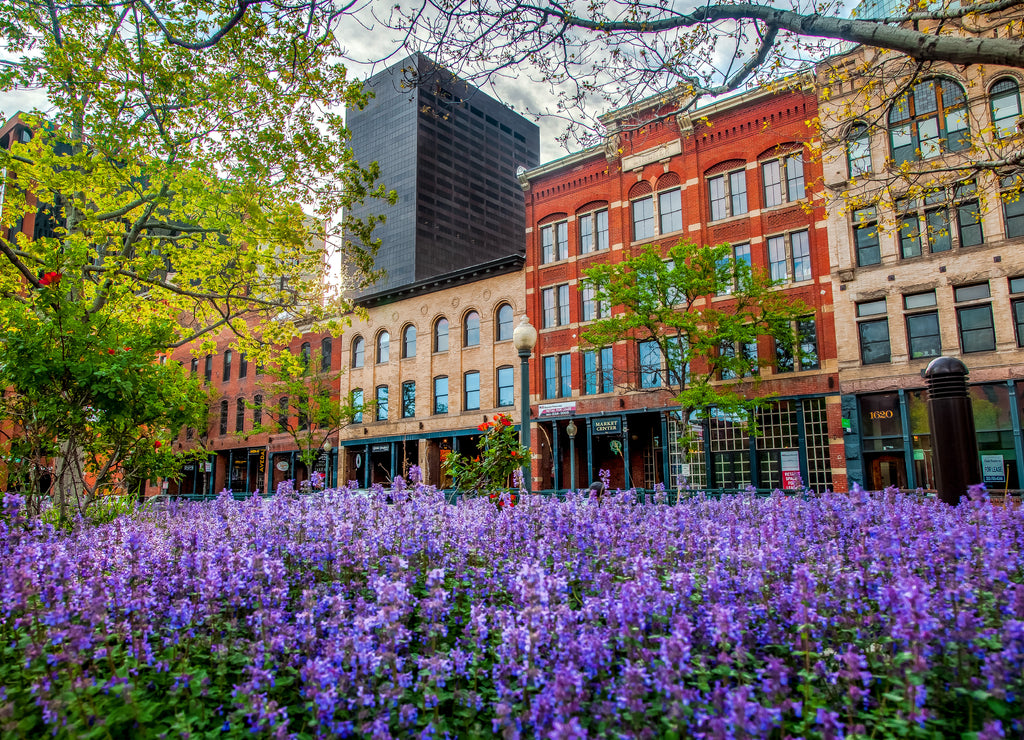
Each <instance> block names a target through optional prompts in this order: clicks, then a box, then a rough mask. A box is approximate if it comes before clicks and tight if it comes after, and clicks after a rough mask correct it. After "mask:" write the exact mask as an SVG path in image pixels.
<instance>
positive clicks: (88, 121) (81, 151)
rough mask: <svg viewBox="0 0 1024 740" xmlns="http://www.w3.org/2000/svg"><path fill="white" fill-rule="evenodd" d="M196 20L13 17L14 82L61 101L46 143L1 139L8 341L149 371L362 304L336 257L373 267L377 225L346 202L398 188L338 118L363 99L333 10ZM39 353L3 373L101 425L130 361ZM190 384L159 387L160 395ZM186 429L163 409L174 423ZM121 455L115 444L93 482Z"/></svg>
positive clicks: (53, 12) (35, 118)
mask: <svg viewBox="0 0 1024 740" xmlns="http://www.w3.org/2000/svg"><path fill="white" fill-rule="evenodd" d="M201 11H202V12H201V13H200V12H199V8H198V7H197V6H195V5H194V4H193V3H189V2H176V1H172V2H165V3H160V4H159V5H151V4H149V3H147V2H145V1H144V0H129V1H128V2H114V1H110V2H106V1H103V2H99V1H98V2H88V1H87V2H85V3H80V2H61V1H58V0H52V1H50V2H45V3H39V2H34V1H32V0H21V1H18V0H15V2H11V3H4V4H3V5H2V7H0V38H2V39H3V41H2V42H0V43H2V47H0V48H2V49H3V52H2V56H3V61H2V63H0V92H2V93H4V94H6V95H11V94H13V93H17V92H24V91H31V90H35V91H38V92H40V93H42V95H43V96H44V97H45V99H46V101H47V105H46V107H45V109H43V110H36V111H30V112H27V113H23V114H22V121H23V122H24V123H25V124H26V126H27V128H26V130H27V131H28V132H29V133H30V134H31V138H30V139H29V140H28V141H23V140H22V138H24V137H16V140H15V141H13V142H10V145H9V148H8V149H4V150H0V169H3V170H4V172H5V174H6V178H5V191H4V197H3V206H2V213H0V330H2V331H3V332H5V333H6V334H7V335H8V336H15V335H18V334H20V333H25V332H33V333H36V334H38V335H40V336H49V337H51V339H52V340H53V341H57V339H59V338H60V337H66V336H67V335H68V333H69V332H72V333H75V334H77V335H80V336H82V337H85V338H91V339H90V341H92V344H93V345H95V347H91V348H80V349H78V350H75V351H72V353H71V354H72V355H74V354H75V352H76V351H77V352H80V353H81V355H82V356H83V357H85V356H91V353H93V352H94V351H95V352H100V353H102V352H106V351H107V350H108V349H113V350H115V351H117V350H118V349H119V348H124V347H132V348H135V349H133V350H132V355H133V356H135V361H134V363H133V364H132V365H131V367H127V366H126V367H122V368H120V369H119V371H120V372H139V371H141V370H142V369H144V368H147V367H148V366H149V365H150V364H152V363H157V362H158V355H159V354H160V353H161V352H166V351H169V350H170V349H172V348H174V347H177V346H183V345H186V344H188V343H191V342H195V341H196V340H199V341H200V342H203V341H205V342H207V343H208V344H210V343H212V341H213V339H212V337H214V336H215V335H216V333H217V332H219V331H222V330H225V329H228V328H229V329H231V330H233V331H234V332H236V333H237V334H238V335H239V336H240V337H242V342H243V346H245V347H246V348H247V349H248V350H249V352H250V354H252V355H254V356H255V355H256V343H257V340H258V341H259V342H262V343H264V344H266V345H272V344H278V345H283V344H285V343H286V340H287V339H288V338H290V337H291V336H293V335H295V334H296V333H297V329H296V322H298V321H301V322H303V325H304V327H305V328H307V329H308V328H309V327H310V326H322V327H325V328H326V329H328V330H333V329H337V327H338V324H337V319H338V317H341V316H344V315H345V314H346V313H347V312H348V311H349V309H350V307H351V306H350V304H349V303H348V302H347V301H346V299H345V297H344V295H343V293H342V290H341V289H342V287H353V286H351V285H349V286H341V285H339V284H337V282H332V276H330V275H329V274H328V269H327V267H328V264H329V262H330V261H331V260H332V259H333V260H337V259H338V257H339V256H340V258H341V259H343V260H345V261H346V263H347V264H348V265H349V266H351V267H353V268H354V269H351V270H348V271H347V272H349V273H350V274H354V275H357V276H360V275H361V276H363V277H364V278H365V277H368V276H369V275H368V273H369V271H370V269H371V267H372V259H373V253H374V248H375V247H374V244H373V241H372V226H373V222H374V219H371V220H370V221H369V222H366V223H359V222H355V221H353V220H352V219H346V220H345V222H344V223H343V222H342V217H341V214H342V213H343V211H344V209H345V208H346V207H347V206H350V205H352V204H353V203H355V202H357V201H361V200H363V199H365V198H369V197H380V198H387V197H388V195H387V194H386V193H385V191H384V189H383V187H382V186H379V185H377V184H376V183H375V179H376V174H377V172H376V168H375V166H373V165H369V166H366V167H361V166H360V165H359V164H358V163H357V162H356V161H355V160H354V158H353V156H352V152H351V149H350V148H349V146H348V133H347V131H346V129H345V127H344V124H343V121H342V115H341V114H342V109H343V108H344V107H345V106H350V105H361V104H363V103H364V102H365V100H366V93H365V92H364V90H363V88H362V85H361V83H359V82H358V81H353V80H350V79H349V78H348V74H347V70H346V68H345V66H344V65H343V64H342V63H341V61H340V59H339V56H338V54H339V51H340V46H339V42H338V40H337V38H336V37H335V35H334V33H333V29H334V26H333V20H334V16H333V15H332V14H320V13H308V12H305V10H304V9H303V8H302V7H292V6H289V5H282V4H273V5H271V4H263V3H258V2H256V3H241V4H239V3H235V2H228V1H227V0H215V1H214V2H209V3H203V4H202V7H201ZM4 113H5V115H9V114H11V113H13V111H4ZM33 216H34V217H35V228H34V229H33V230H31V231H30V230H28V229H25V228H24V225H25V223H26V219H31V218H32V217H33ZM268 320H272V321H268ZM83 341H85V340H83ZM246 343H248V344H246ZM30 344H31V343H30V342H29V341H27V338H26V341H24V342H20V341H19V342H14V341H12V342H11V344H10V346H8V347H7V348H5V355H4V357H3V358H2V364H0V385H4V386H6V387H9V388H11V389H12V390H13V391H14V392H16V393H19V394H21V395H22V396H23V397H24V398H29V397H50V398H61V399H62V401H63V403H64V405H65V407H68V406H69V405H74V404H78V407H77V410H78V411H80V412H81V414H82V418H83V419H84V420H85V426H86V427H89V426H91V427H92V430H91V432H92V433H96V432H97V431H98V430H99V429H100V426H98V425H97V423H96V421H97V417H96V414H95V411H96V408H97V405H96V404H97V403H98V402H97V401H96V400H95V398H96V393H95V391H96V390H97V387H98V386H101V385H102V384H103V383H104V382H105V379H104V378H105V377H106V375H107V374H108V373H110V372H114V368H113V367H112V366H109V364H108V363H107V362H106V361H104V362H103V363H96V364H94V365H91V364H88V363H87V364H86V365H85V366H84V367H85V368H86V370H88V372H86V371H85V370H82V371H81V372H78V371H75V372H73V373H71V375H68V372H67V371H68V367H67V366H64V367H63V369H62V370H61V371H60V372H56V371H55V372H48V371H47V372H43V371H40V372H38V373H33V374H26V373H24V372H22V370H23V368H22V367H21V366H22V364H23V363H26V362H31V361H32V360H33V358H32V357H31V356H26V355H24V354H18V352H16V351H15V348H16V347H24V348H26V350H27V349H28V348H29V347H30ZM197 347H198V345H197ZM141 351H145V352H146V353H148V354H147V355H146V356H145V357H142V356H141V355H138V353H139V352H141ZM136 355H138V356H136ZM65 359H66V358H65ZM75 359H77V358H76V357H71V360H75ZM166 372H167V373H169V372H170V371H166ZM69 384H70V386H69ZM69 387H71V390H69ZM172 387H173V392H172ZM161 388H167V389H168V393H166V394H162V393H161ZM83 389H85V390H83ZM78 391H82V392H78ZM179 392H180V388H178V387H177V386H176V385H175V384H174V383H167V384H163V385H161V384H159V383H157V384H155V385H151V386H150V387H149V390H148V393H150V394H152V396H153V397H154V399H162V401H163V402H164V403H165V404H174V403H175V399H176V398H177V394H178V393H179ZM154 402H156V401H154ZM175 408H176V406H175ZM39 410H40V412H42V411H43V408H42V407H41V406H40V407H39ZM49 413H60V411H59V409H51V411H50V412H49ZM154 418H155V417H154ZM143 421H144V420H142V419H139V420H137V424H136V426H135V429H136V430H137V433H139V434H141V433H143V432H142V431H141V430H143ZM178 421H180V419H177V418H176V417H175V418H170V417H168V418H166V419H164V421H163V422H162V423H163V432H164V433H168V432H176V431H177V429H176V428H175V427H174V426H173V424H174V423H176V422H178ZM50 426H51V427H52V428H60V427H59V425H50ZM62 433H63V434H85V433H87V431H86V429H85V428H84V427H83V428H78V429H68V428H64V432H62ZM145 433H147V434H150V435H151V434H152V433H153V430H152V428H151V427H150V428H149V431H148V432H145ZM61 445H62V449H63V454H62V455H60V456H59V457H58V463H57V464H58V466H61V465H64V466H65V467H68V466H70V468H73V469H75V470H78V469H79V468H81V467H82V465H81V464H80V463H81V460H80V458H79V459H76V460H73V461H70V462H69V460H70V458H75V457H76V456H78V455H79V453H80V451H81V450H82V449H83V443H82V442H81V441H80V440H79V441H78V442H75V441H74V440H69V439H67V438H66V437H65V438H63V439H62V440H61ZM109 449H110V450H111V451H112V454H114V453H113V450H115V449H116V446H110V447H109ZM123 462H124V457H123V456H117V455H115V460H114V461H113V462H111V461H105V462H101V463H100V464H99V468H97V469H95V470H92V471H88V472H89V473H90V474H92V475H96V474H98V472H99V471H110V470H112V469H116V468H117V467H118V465H119V463H123ZM86 477H87V476H86ZM77 478H78V485H77V486H74V485H72V486H71V487H72V488H77V489H79V490H81V489H82V486H83V485H84V483H85V480H84V478H83V475H77Z"/></svg>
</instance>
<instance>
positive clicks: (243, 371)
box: [238, 352, 249, 380]
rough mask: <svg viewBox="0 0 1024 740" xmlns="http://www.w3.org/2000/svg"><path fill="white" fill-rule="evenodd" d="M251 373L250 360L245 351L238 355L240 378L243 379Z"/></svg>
mask: <svg viewBox="0 0 1024 740" xmlns="http://www.w3.org/2000/svg"><path fill="white" fill-rule="evenodd" d="M248 374H249V360H248V359H247V358H246V356H245V352H242V353H241V354H240V355H238V379H239V380H241V379H242V378H244V377H245V376H246V375H248Z"/></svg>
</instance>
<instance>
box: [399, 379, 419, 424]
mask: <svg viewBox="0 0 1024 740" xmlns="http://www.w3.org/2000/svg"><path fill="white" fill-rule="evenodd" d="M410 389H412V393H411V394H410V393H409V390H410ZM415 416H416V381H415V380H405V381H402V418H403V419H412V418H415Z"/></svg>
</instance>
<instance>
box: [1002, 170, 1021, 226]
mask: <svg viewBox="0 0 1024 740" xmlns="http://www.w3.org/2000/svg"><path fill="white" fill-rule="evenodd" d="M999 201H1000V203H1001V204H1002V211H1003V236H1005V237H1006V238H1007V239H1018V238H1020V237H1024V173H1018V174H1014V175H1008V176H1006V177H1002V178H1000V179H999ZM1011 224H1013V225H1014V228H1013V229H1011V228H1010V226H1011Z"/></svg>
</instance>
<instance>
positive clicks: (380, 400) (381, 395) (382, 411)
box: [373, 384, 390, 421]
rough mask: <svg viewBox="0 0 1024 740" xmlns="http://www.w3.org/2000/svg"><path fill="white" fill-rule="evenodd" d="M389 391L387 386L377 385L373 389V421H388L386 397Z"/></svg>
mask: <svg viewBox="0 0 1024 740" xmlns="http://www.w3.org/2000/svg"><path fill="white" fill-rule="evenodd" d="M389 392H390V389H389V387H388V385H387V384H383V385H378V386H377V387H376V388H374V389H373V399H374V401H375V404H374V414H373V418H374V421H387V420H388V395H389Z"/></svg>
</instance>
